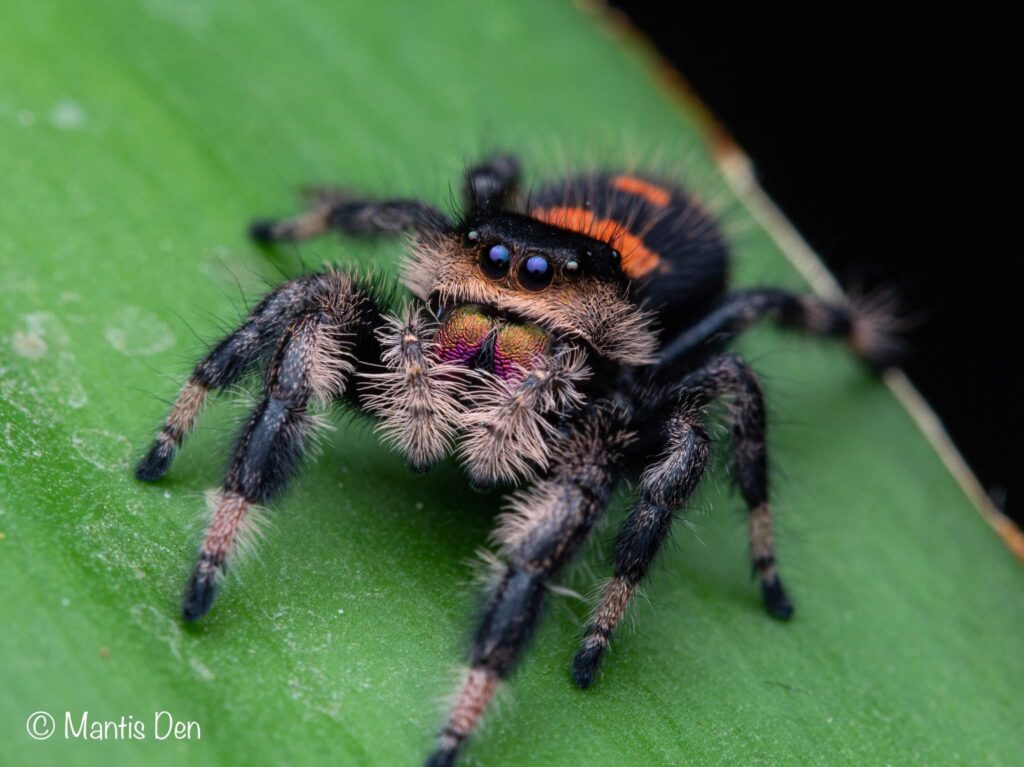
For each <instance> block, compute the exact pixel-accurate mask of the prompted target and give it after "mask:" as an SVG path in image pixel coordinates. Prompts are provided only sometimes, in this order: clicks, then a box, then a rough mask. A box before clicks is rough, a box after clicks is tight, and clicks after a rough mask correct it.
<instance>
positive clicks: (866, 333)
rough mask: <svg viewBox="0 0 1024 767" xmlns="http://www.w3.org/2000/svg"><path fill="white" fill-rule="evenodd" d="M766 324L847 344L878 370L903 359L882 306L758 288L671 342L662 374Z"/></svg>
mask: <svg viewBox="0 0 1024 767" xmlns="http://www.w3.org/2000/svg"><path fill="white" fill-rule="evenodd" d="M764 319H771V320H774V321H776V322H778V323H779V324H780V325H782V326H783V327H788V328H794V329H799V330H804V331H807V332H810V333H814V334H816V335H820V336H825V337H832V338H840V339H845V340H846V341H847V343H849V345H850V346H851V348H852V349H853V350H854V351H855V352H856V353H857V354H858V355H859V356H860V357H861V358H863V359H864V360H865V361H866V362H868V363H869V364H870V365H872V366H874V367H876V368H884V367H887V366H889V365H892V364H894V363H895V362H896V361H897V360H898V357H899V352H900V348H899V344H898V342H897V341H896V339H895V337H894V336H893V334H892V331H893V330H895V327H894V324H893V321H892V318H891V317H890V316H888V312H886V311H885V307H883V306H881V305H878V306H872V305H870V304H867V303H862V304H860V305H857V304H853V303H851V304H847V305H840V304H833V303H829V302H827V301H823V300H822V299H820V298H818V297H817V296H812V295H806V294H800V293H793V292H790V291H787V290H777V289H774V288H754V289H750V290H741V291H737V292H735V293H730V294H729V295H728V296H726V297H725V299H724V300H723V301H722V303H721V304H719V305H718V306H717V307H716V308H715V309H713V310H712V311H711V312H709V313H708V314H707V315H706V316H705V317H704V318H703V319H701V320H700V321H699V322H697V323H696V324H694V325H692V326H690V327H689V328H687V329H686V330H684V331H683V332H681V333H680V334H679V335H677V336H676V337H675V338H673V339H671V340H668V341H667V342H666V344H665V346H664V348H663V349H662V351H661V354H660V355H659V369H660V370H662V371H664V372H666V373H667V374H669V375H671V374H672V372H673V371H675V370H682V369H684V368H685V367H686V364H687V362H688V361H689V360H691V359H692V358H693V357H694V355H700V354H701V353H702V352H704V351H706V347H707V346H708V345H714V344H716V343H719V344H720V343H724V342H725V341H728V340H729V339H730V338H732V337H734V336H736V335H738V334H739V333H742V332H743V331H744V330H746V329H747V328H749V327H751V326H752V325H754V324H756V323H758V322H760V321H761V320H764Z"/></svg>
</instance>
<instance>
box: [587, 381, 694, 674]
mask: <svg viewBox="0 0 1024 767" xmlns="http://www.w3.org/2000/svg"><path fill="white" fill-rule="evenodd" d="M703 418H704V402H703V397H702V396H701V395H700V392H695V393H692V394H691V393H690V392H688V391H685V390H684V391H683V393H682V394H681V396H680V398H679V402H678V405H677V406H676V408H675V410H674V412H672V414H671V415H670V416H669V418H668V419H667V422H666V424H665V427H664V431H663V434H664V443H665V444H664V448H663V450H662V452H661V454H660V457H659V458H658V460H657V461H656V462H655V463H654V464H652V465H651V466H649V467H648V468H647V469H646V470H645V471H644V472H643V474H642V475H641V478H640V483H639V487H638V493H639V498H638V500H637V502H636V503H635V504H634V506H633V508H632V509H631V510H630V513H629V515H628V516H627V518H626V520H625V522H624V523H623V525H622V528H621V530H620V531H619V534H618V536H617V538H616V541H615V549H614V554H613V559H614V563H615V570H614V575H613V577H612V579H611V581H609V583H608V584H607V585H606V586H605V589H604V594H603V595H602V598H601V601H600V603H599V604H598V606H597V608H596V609H595V610H594V613H593V615H592V616H591V618H590V622H589V623H588V624H587V630H586V636H585V638H584V639H583V642H582V644H581V646H580V649H579V651H578V652H577V653H576V657H575V658H574V660H573V665H572V673H573V678H574V679H575V680H576V684H578V685H579V686H580V687H584V688H586V687H589V686H590V684H591V683H592V682H593V680H594V674H595V673H596V671H597V669H598V667H599V666H600V664H601V659H602V658H603V656H604V653H605V650H606V649H607V647H608V643H609V640H610V638H611V635H612V633H613V632H614V631H615V628H616V627H617V626H618V624H619V621H620V620H621V619H622V616H623V615H624V614H625V612H626V608H627V606H628V605H629V601H630V599H631V598H632V596H633V593H634V592H635V591H636V588H637V586H638V585H639V583H640V581H641V580H643V578H644V576H645V575H646V574H647V571H648V569H649V568H650V566H651V563H652V562H653V561H654V559H655V557H656V556H657V554H658V551H659V550H660V549H661V545H662V543H663V542H664V541H665V538H666V537H667V536H668V533H669V530H670V528H671V526H672V519H673V514H674V512H675V510H676V509H679V508H680V507H681V506H683V505H684V504H685V503H686V500H687V499H688V498H689V497H690V494H691V493H692V492H693V490H694V488H695V487H696V486H697V484H698V482H700V479H701V477H702V476H703V475H704V470H705V468H706V466H707V461H708V455H709V453H710V441H709V439H708V435H707V432H705V430H704V427H703V425H702V422H703Z"/></svg>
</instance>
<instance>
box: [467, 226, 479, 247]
mask: <svg viewBox="0 0 1024 767" xmlns="http://www.w3.org/2000/svg"><path fill="white" fill-rule="evenodd" d="M479 239H480V232H478V231H477V230H476V229H470V230H469V231H468V232H466V242H467V243H469V244H470V245H472V244H474V243H476V242H477V241H478V240H479Z"/></svg>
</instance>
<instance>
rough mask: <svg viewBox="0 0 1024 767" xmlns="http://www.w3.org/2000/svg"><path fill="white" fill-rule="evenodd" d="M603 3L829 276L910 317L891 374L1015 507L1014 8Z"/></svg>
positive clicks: (998, 496)
mask: <svg viewBox="0 0 1024 767" xmlns="http://www.w3.org/2000/svg"><path fill="white" fill-rule="evenodd" d="M612 5H613V6H614V7H617V8H618V9H619V10H621V11H622V12H623V13H624V14H625V15H626V16H627V17H628V18H629V20H630V21H631V23H632V24H633V25H634V26H635V27H636V28H638V29H639V30H640V31H642V32H643V33H645V34H646V35H647V36H648V37H649V38H650V39H651V40H652V41H653V42H654V43H655V45H657V47H658V48H659V50H660V51H661V53H662V54H663V55H664V56H665V57H666V58H668V59H669V60H670V61H671V62H672V63H673V64H674V65H675V67H676V68H677V69H678V70H679V71H680V72H681V73H682V74H683V76H684V77H685V78H686V80H687V81H688V82H689V84H690V85H691V87H692V88H693V90H694V91H695V92H696V93H697V95H698V96H699V97H700V98H701V100H702V101H703V102H704V103H705V104H707V105H708V107H709V108H710V109H711V111H712V112H713V113H714V114H715V115H716V116H717V117H718V118H719V119H720V120H721V121H722V122H723V123H724V125H725V126H726V128H727V129H728V130H729V131H730V132H731V133H732V135H733V136H734V137H735V139H736V140H737V142H738V143H739V144H740V146H741V147H743V149H744V150H745V151H746V152H747V153H748V154H749V155H750V156H751V158H752V159H753V162H754V164H755V166H756V168H757V172H758V177H759V179H760V181H761V183H762V184H763V185H764V187H765V189H766V190H767V192H768V194H769V195H771V196H772V198H774V200H775V201H776V202H777V203H778V204H779V205H780V206H781V207H782V209H783V210H784V211H785V213H786V215H787V216H788V217H789V218H790V219H791V220H792V221H793V222H794V224H795V225H796V227H797V228H798V229H799V230H800V231H801V232H802V234H803V235H804V236H805V237H806V238H807V240H808V241H809V242H810V244H811V246H812V247H814V248H815V250H817V251H818V253H819V254H820V255H821V256H822V257H823V258H824V260H825V261H826V263H827V264H828V265H829V267H830V268H831V270H832V271H833V273H835V274H836V275H837V276H838V277H839V278H840V281H842V282H844V283H846V284H849V283H850V282H852V281H859V282H862V283H865V284H866V285H867V286H869V287H870V286H873V285H878V284H888V285H892V286H894V287H895V288H896V289H897V290H898V292H899V294H900V296H901V303H902V304H903V306H904V307H906V309H907V310H908V311H909V313H910V314H912V315H914V316H915V317H916V318H920V319H921V322H919V323H918V326H917V327H916V328H915V329H913V330H911V331H909V332H908V334H907V335H908V338H909V342H910V347H911V354H910V357H909V359H908V361H907V364H906V366H905V367H906V370H907V372H908V374H909V375H910V377H911V379H912V380H913V382H914V383H915V384H916V385H917V386H918V388H919V389H920V390H921V391H922V393H923V394H924V396H925V397H926V398H927V399H928V401H929V402H930V403H931V404H932V406H933V407H934V408H935V409H936V410H937V411H938V413H939V415H940V417H941V418H942V420H943V422H944V423H945V425H946V427H947V429H948V430H949V432H950V433H951V435H952V437H953V440H954V441H955V442H956V444H957V445H958V447H959V448H960V450H961V451H962V452H963V453H964V455H965V457H966V459H967V461H968V463H970V465H971V467H972V468H973V469H974V471H975V472H976V474H977V475H978V477H979V478H980V480H981V482H982V484H983V485H984V486H985V488H986V489H987V490H988V491H989V494H990V496H991V497H992V498H993V500H995V501H996V503H997V504H998V505H999V506H1001V507H1002V508H1004V510H1005V511H1007V513H1009V514H1010V515H1011V516H1015V517H1016V518H1017V519H1018V520H1021V519H1022V518H1024V514H1022V510H1021V509H1020V508H1019V505H1014V504H1015V502H1016V491H1017V489H1018V488H1019V484H1018V482H1019V470H1016V467H1015V466H1014V465H1013V463H1014V462H1015V461H1016V460H1017V459H1019V457H1020V453H1021V451H1020V449H1019V447H1017V446H1018V445H1019V444H1020V442H1019V441H1018V439H1019V436H1018V435H1019V428H1018V427H1019V425H1020V421H1021V419H1020V417H1019V416H1020V406H1019V394H1018V392H1019V391H1020V383H1021V368H1022V365H1021V360H1020V355H1019V350H1020V348H1021V339H1020V338H1019V337H1018V329H1019V327H1020V322H1019V321H1018V320H1017V316H1018V312H1020V311H1021V306H1020V303H1021V299H1020V298H1019V295H1020V287H1019V285H1018V280H1019V279H1020V278H1019V276H1018V275H1019V274H1020V272H1021V269H1020V268H1019V264H1020V262H1021V260H1022V259H1024V248H1022V247H1021V245H1020V241H1021V236H1022V235H1024V231H1022V230H1021V227H1020V225H1019V224H1018V217H1017V216H1016V215H1015V214H1016V213H1017V207H1018V206H1017V205H1016V201H1017V200H1019V199H1020V197H1021V181H1020V179H1019V178H1018V177H1017V176H1016V163H1011V158H1012V157H1015V156H1016V154H1017V142H1018V140H1019V128H1018V126H1019V122H1018V121H1017V120H1015V119H1013V116H1012V115H1011V113H1015V112H1016V111H1018V110H1019V109H1020V108H1021V106H1022V105H1021V104H1020V103H1019V102H1020V101H1021V98H1020V97H1021V87H1020V85H1021V79H1020V77H1019V75H1018V74H1017V73H1016V71H1015V70H1014V71H1011V64H1012V63H1015V59H1016V56H1014V55H1013V50H1014V48H1015V47H1016V45H1015V43H1014V41H1013V39H1012V38H1011V31H1012V29H1013V28H1014V27H1015V25H1013V24H1011V22H1010V20H1009V19H997V18H983V15H982V10H983V9H981V8H980V7H979V8H971V9H970V12H969V13H968V12H961V14H962V15H958V16H956V17H954V16H953V15H952V14H950V15H949V16H946V17H942V16H941V15H936V14H937V13H941V12H937V11H936V10H935V9H934V8H933V7H928V8H926V7H924V6H922V7H921V8H920V9H918V11H917V12H913V13H911V12H906V11H904V12H903V13H902V15H900V16H894V15H893V14H892V13H891V11H885V12H871V11H870V10H866V9H864V8H862V7H857V8H856V9H851V10H850V12H849V15H839V14H837V13H836V12H835V11H828V15H814V13H813V12H810V11H805V12H802V13H800V14H792V15H789V14H780V13H779V11H778V9H776V8H764V9H762V10H759V11H756V12H752V13H747V12H745V11H743V10H738V9H737V8H736V7H734V6H727V5H725V4H720V5H715V6H708V5H704V6H701V7H690V6H689V5H686V6H681V5H677V4H672V5H671V6H670V5H669V4H667V3H653V2H627V1H625V0H623V1H622V2H615V3H612ZM819 13H820V12H819ZM1011 491H1012V492H1011Z"/></svg>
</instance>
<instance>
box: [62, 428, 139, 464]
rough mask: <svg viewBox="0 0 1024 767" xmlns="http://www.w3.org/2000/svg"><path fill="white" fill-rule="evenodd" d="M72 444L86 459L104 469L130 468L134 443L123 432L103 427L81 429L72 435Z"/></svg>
mask: <svg viewBox="0 0 1024 767" xmlns="http://www.w3.org/2000/svg"><path fill="white" fill-rule="evenodd" d="M71 445H72V447H74V448H75V452H77V453H78V455H79V456H80V457H81V458H82V459H83V460H85V461H87V462H89V463H91V464H92V465H93V466H95V467H96V468H97V469H102V470H103V471H121V470H123V469H126V468H128V464H129V461H128V459H129V457H130V456H131V451H132V444H131V442H129V441H128V438H127V437H125V436H124V435H122V434H114V433H113V432H109V431H105V430H103V429H79V430H78V431H76V432H74V433H73V434H72V435H71Z"/></svg>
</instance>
